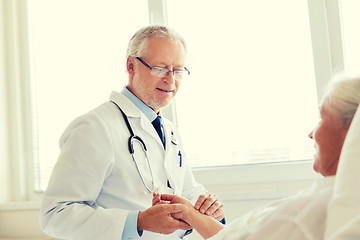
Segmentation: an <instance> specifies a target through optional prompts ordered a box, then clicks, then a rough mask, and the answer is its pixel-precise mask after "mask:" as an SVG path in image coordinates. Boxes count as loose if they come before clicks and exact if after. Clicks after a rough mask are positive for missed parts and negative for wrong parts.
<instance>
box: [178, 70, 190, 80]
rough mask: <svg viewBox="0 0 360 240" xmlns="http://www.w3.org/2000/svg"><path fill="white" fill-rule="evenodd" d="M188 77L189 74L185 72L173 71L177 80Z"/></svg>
mask: <svg viewBox="0 0 360 240" xmlns="http://www.w3.org/2000/svg"><path fill="white" fill-rule="evenodd" d="M188 76H189V72H188V71H186V70H175V71H174V77H175V78H176V79H178V80H183V79H185V78H187V77H188Z"/></svg>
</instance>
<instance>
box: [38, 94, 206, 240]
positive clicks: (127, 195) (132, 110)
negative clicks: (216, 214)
mask: <svg viewBox="0 0 360 240" xmlns="http://www.w3.org/2000/svg"><path fill="white" fill-rule="evenodd" d="M110 100H112V101H114V102H116V103H117V104H118V106H119V107H120V108H121V109H122V110H123V111H124V113H125V114H126V115H127V116H128V119H129V122H130V124H131V126H132V129H133V131H134V134H135V135H138V136H139V137H141V138H142V140H143V141H144V142H145V144H146V147H147V153H148V158H149V161H150V164H151V168H152V171H153V176H154V183H155V189H154V191H156V192H160V193H175V194H178V195H181V196H183V197H186V198H188V199H189V200H190V201H192V202H195V201H196V199H197V197H198V196H199V195H200V194H201V193H204V192H205V189H204V188H203V186H202V185H200V184H198V183H196V181H195V180H194V177H193V175H192V172H191V169H190V167H189V165H188V164H187V162H186V155H185V152H184V150H183V148H182V144H181V139H180V137H179V135H178V133H177V130H176V129H175V127H174V126H173V124H172V123H171V122H169V121H168V120H167V119H165V118H163V126H164V132H165V139H166V150H165V151H164V149H163V145H162V143H161V140H160V138H159V136H158V134H157V132H156V130H155V129H154V127H153V126H152V124H151V122H150V121H149V120H148V119H147V118H146V116H145V115H144V114H143V113H142V112H141V111H140V110H139V109H138V108H137V107H136V105H135V104H133V102H132V101H130V100H129V99H128V98H127V97H125V96H124V95H122V94H120V93H116V92H113V93H112V94H111V97H110ZM172 133H173V134H172ZM129 136H130V133H129V130H128V128H127V127H126V124H125V122H124V118H123V116H122V114H121V112H120V111H119V109H118V108H117V107H116V105H115V104H114V103H112V102H106V103H104V104H102V105H101V106H99V107H98V108H96V109H94V110H93V111H90V112H89V113H87V114H85V115H83V116H81V117H79V118H77V119H76V120H74V121H73V122H72V123H71V124H70V125H69V126H68V128H67V129H66V130H65V132H64V133H63V135H62V137H61V139H60V147H61V152H60V155H59V158H58V161H57V163H56V165H55V167H54V170H53V173H52V176H51V178H50V181H49V185H48V188H47V190H46V192H45V194H44V199H43V205H42V208H41V217H40V222H41V226H42V228H43V230H44V232H45V233H47V234H49V235H51V236H53V237H57V238H64V239H76V240H79V239H86V240H91V239H96V240H100V239H111V240H112V239H121V236H122V232H123V227H124V224H125V220H126V218H127V215H128V212H129V211H141V210H145V209H147V208H149V207H150V206H151V202H152V195H151V194H150V193H148V192H147V191H146V188H145V187H144V185H143V183H142V181H141V178H140V176H139V173H138V171H137V170H136V167H135V164H134V162H133V159H132V158H131V155H130V153H129V149H128V139H129ZM172 140H174V142H176V143H177V145H175V144H173V143H172ZM134 148H135V149H134V150H135V159H136V161H137V164H138V166H139V168H140V171H141V173H142V176H143V178H144V180H145V182H146V183H147V185H148V186H151V175H150V171H149V169H148V164H147V162H146V160H145V157H144V151H143V150H142V148H141V146H140V145H139V144H137V143H134ZM179 151H180V152H181V154H182V161H183V162H182V166H181V167H180V163H179V160H180V159H179V158H180V157H179V156H178V153H179ZM167 180H169V182H170V185H171V187H172V189H170V188H168V187H167ZM183 234H184V231H182V230H179V231H176V232H175V233H174V234H172V235H160V234H156V233H152V232H147V231H144V233H143V236H142V237H141V239H179V238H178V237H177V236H179V235H180V236H182V235H183Z"/></svg>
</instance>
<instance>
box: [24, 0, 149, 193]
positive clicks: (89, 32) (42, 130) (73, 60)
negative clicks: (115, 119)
mask: <svg viewBox="0 0 360 240" xmlns="http://www.w3.org/2000/svg"><path fill="white" fill-rule="evenodd" d="M28 10H29V35H30V49H31V70H32V83H33V85H34V89H35V94H34V100H35V101H34V102H35V106H34V112H35V117H36V120H37V121H36V122H37V124H36V128H35V129H34V137H35V142H36V144H35V146H34V148H35V149H34V151H35V155H36V156H35V163H34V171H35V172H34V176H35V179H34V182H35V191H42V190H44V189H45V188H46V186H47V182H48V179H49V176H50V173H51V171H52V168H53V165H54V164H55V162H56V160H57V157H58V154H59V146H58V141H59V138H60V136H61V134H62V132H63V131H64V130H65V128H66V127H67V125H68V124H69V123H70V122H71V121H72V120H73V119H74V118H75V117H77V116H80V115H82V114H84V113H86V112H87V111H89V110H91V109H93V108H95V107H97V106H98V105H100V104H101V103H103V102H105V101H107V100H108V98H109V95H110V93H111V91H112V90H117V91H121V89H122V87H123V86H124V85H125V84H126V83H127V75H126V74H125V70H126V58H125V57H126V56H125V51H126V48H127V43H128V41H129V39H130V38H131V36H132V35H133V34H134V32H135V31H136V30H137V29H139V28H140V27H143V26H145V25H147V24H148V21H149V20H148V19H149V17H148V6H147V1H143V0H132V1H118V0H102V1H87V0H76V1H73V0H32V1H29V2H28Z"/></svg>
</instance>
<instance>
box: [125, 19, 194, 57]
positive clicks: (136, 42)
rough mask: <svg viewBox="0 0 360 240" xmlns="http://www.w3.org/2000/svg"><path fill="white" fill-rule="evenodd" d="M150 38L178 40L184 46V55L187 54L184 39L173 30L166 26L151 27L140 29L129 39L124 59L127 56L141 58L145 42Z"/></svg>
mask: <svg viewBox="0 0 360 240" xmlns="http://www.w3.org/2000/svg"><path fill="white" fill-rule="evenodd" d="M152 37H158V38H165V39H174V40H179V41H180V42H181V43H182V45H183V46H184V49H185V53H186V52H187V47H186V43H185V40H184V38H183V37H182V36H181V35H180V34H178V33H177V32H176V31H175V30H173V29H171V28H169V27H166V26H161V25H151V26H147V27H144V28H141V29H140V30H138V31H137V32H136V33H135V34H134V36H133V37H132V38H131V39H130V41H129V45H128V49H127V52H126V58H127V57H129V56H132V57H141V56H142V55H143V54H144V50H146V49H145V47H146V42H147V40H148V39H149V38H152Z"/></svg>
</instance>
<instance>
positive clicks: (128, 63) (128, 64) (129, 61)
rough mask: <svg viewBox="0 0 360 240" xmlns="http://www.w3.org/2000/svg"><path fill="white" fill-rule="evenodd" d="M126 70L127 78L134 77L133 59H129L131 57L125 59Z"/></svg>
mask: <svg viewBox="0 0 360 240" xmlns="http://www.w3.org/2000/svg"><path fill="white" fill-rule="evenodd" d="M126 70H127V72H128V74H129V76H131V77H132V76H134V75H135V61H134V59H133V58H132V57H131V56H129V57H128V58H127V61H126Z"/></svg>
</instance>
